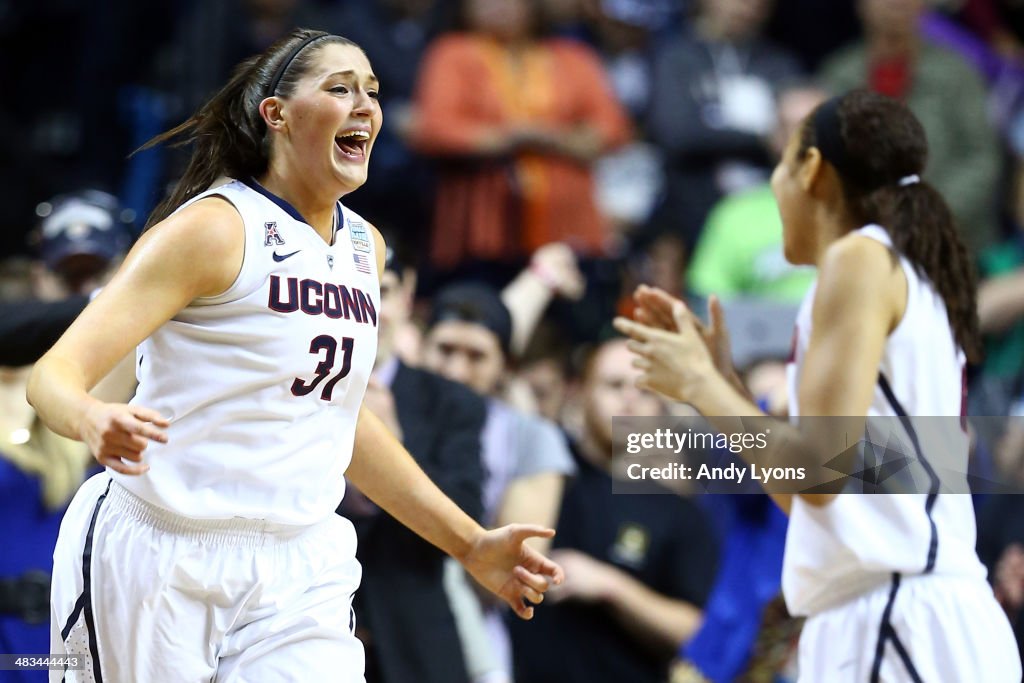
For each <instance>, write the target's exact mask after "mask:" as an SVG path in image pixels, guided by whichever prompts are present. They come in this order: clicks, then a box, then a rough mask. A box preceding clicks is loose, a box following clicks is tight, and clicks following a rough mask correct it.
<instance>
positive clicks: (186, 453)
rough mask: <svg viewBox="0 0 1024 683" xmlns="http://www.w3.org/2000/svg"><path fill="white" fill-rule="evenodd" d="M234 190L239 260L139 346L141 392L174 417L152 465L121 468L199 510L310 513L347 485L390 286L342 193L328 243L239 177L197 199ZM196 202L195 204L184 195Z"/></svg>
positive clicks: (201, 514) (130, 484)
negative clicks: (215, 287)
mask: <svg viewBox="0 0 1024 683" xmlns="http://www.w3.org/2000/svg"><path fill="white" fill-rule="evenodd" d="M208 196H218V197H223V198H224V199H226V200H227V201H229V202H230V203H231V204H232V205H233V206H234V207H235V208H236V209H237V210H238V213H239V214H240V215H241V216H242V220H243V222H244V224H245V252H244V258H243V262H242V268H241V271H240V272H239V274H238V277H237V279H236V280H235V282H234V283H233V284H232V285H231V287H230V288H229V289H228V290H227V291H226V292H224V293H223V294H221V295H219V296H216V297H211V298H202V299H197V300H195V301H193V302H192V303H191V304H190V305H189V306H188V307H187V308H185V309H184V310H182V311H181V312H180V313H178V314H177V315H176V316H174V318H172V319H171V320H169V321H168V322H167V323H165V324H164V325H163V326H161V327H160V328H159V329H157V330H156V331H155V332H154V333H153V334H152V336H150V337H149V338H148V339H146V340H145V341H144V342H143V343H142V344H140V345H139V347H138V349H137V354H136V367H137V372H136V374H137V377H138V380H139V388H138V392H137V394H136V396H135V398H134V399H133V400H132V403H133V404H138V405H140V406H146V407H148V408H152V409H154V410H156V411H157V412H159V413H160V414H162V415H164V416H165V417H167V418H169V419H170V421H171V425H170V427H169V428H168V429H167V436H168V442H167V443H166V444H159V443H154V442H151V443H150V444H149V446H148V448H147V449H146V452H145V456H146V462H147V463H148V464H149V466H150V468H151V469H150V470H149V472H148V473H146V474H144V475H142V476H125V475H120V474H117V473H116V472H113V471H110V473H111V475H112V476H113V477H114V478H115V479H117V481H118V482H119V483H121V484H122V485H123V486H124V487H125V488H127V489H129V490H130V491H132V492H133V493H135V494H136V495H138V496H140V497H141V498H143V499H145V500H147V501H149V502H150V503H153V504H154V505H157V506H160V507H163V508H167V509H169V510H172V511H174V512H177V513H179V514H182V515H186V516H189V517H197V518H231V517H243V518H249V519H265V520H267V521H269V522H275V523H281V524H296V525H307V524H312V523H315V522H317V521H320V520H323V519H325V518H326V517H327V516H328V515H331V514H333V513H334V510H335V508H336V507H337V505H338V504H339V503H340V502H341V499H342V496H343V495H344V492H345V479H344V476H343V475H344V473H345V470H346V468H347V467H348V465H349V462H350V461H351V459H352V446H353V441H354V436H355V429H356V421H357V417H358V414H359V408H360V405H361V404H362V401H363V395H364V393H365V391H366V383H367V380H368V378H369V376H370V371H371V369H372V367H373V360H374V357H375V355H376V352H377V315H378V311H379V309H380V292H379V287H378V280H377V262H376V257H375V255H374V241H373V237H372V235H371V234H370V231H369V228H368V226H367V224H366V223H365V222H364V221H363V220H362V219H361V218H360V217H359V216H358V215H356V214H354V213H352V212H351V211H349V210H347V209H345V208H344V207H342V206H341V204H340V203H339V204H338V210H337V215H336V220H337V224H336V225H337V226H338V227H337V228H336V233H335V239H334V244H333V245H328V244H327V243H326V242H324V240H323V239H322V238H321V237H320V236H319V235H318V234H317V233H316V231H315V230H313V228H312V227H310V226H309V225H308V224H306V223H305V222H303V221H302V218H301V216H300V215H299V214H298V212H297V211H296V210H295V209H294V208H293V207H291V206H290V205H289V204H288V203H287V202H285V201H284V200H282V199H280V198H278V197H276V196H274V195H272V194H271V193H270V192H268V191H267V190H265V189H264V188H262V187H259V186H258V185H256V184H255V183H253V184H252V185H251V186H250V185H247V184H245V183H242V182H240V181H233V182H230V183H228V184H226V185H222V186H220V187H216V188H213V189H210V190H208V191H207V192H204V193H203V194H201V195H199V196H198V197H195V198H194V199H192V200H191V201H190V202H188V203H189V204H190V203H192V202H194V201H198V200H199V199H201V198H203V197H208ZM186 205H187V204H186Z"/></svg>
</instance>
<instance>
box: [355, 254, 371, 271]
mask: <svg viewBox="0 0 1024 683" xmlns="http://www.w3.org/2000/svg"><path fill="white" fill-rule="evenodd" d="M352 260H353V261H355V262H356V270H358V271H359V272H360V273H366V274H367V275H369V274H370V259H369V258H367V256H366V254H352Z"/></svg>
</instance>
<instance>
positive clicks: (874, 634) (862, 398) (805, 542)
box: [616, 91, 1021, 683]
mask: <svg viewBox="0 0 1024 683" xmlns="http://www.w3.org/2000/svg"><path fill="white" fill-rule="evenodd" d="M926 153H927V147H926V141H925V135H924V131H923V129H922V128H921V125H920V123H919V122H918V121H917V119H916V118H915V117H914V116H913V114H912V113H911V112H910V111H909V109H907V108H906V107H905V106H904V105H902V104H900V103H898V102H896V101H895V100H891V99H889V98H886V97H883V96H881V95H877V94H874V93H869V92H867V91H852V92H850V93H847V94H845V95H843V96H841V97H838V98H835V99H832V100H829V101H828V102H826V103H824V104H822V105H821V106H820V107H819V108H818V109H816V110H815V111H814V112H813V113H812V114H811V115H810V116H809V117H808V119H807V120H806V121H805V122H804V124H803V126H802V127H801V129H800V130H798V131H797V132H796V133H795V134H794V137H793V139H792V140H791V141H790V143H789V146H788V148H787V150H786V153H785V156H784V158H783V159H782V161H781V162H780V163H779V165H778V167H777V168H776V169H775V173H774V174H773V176H772V188H773V190H774V192H775V195H776V198H777V201H778V205H779V210H780V213H781V214H782V219H783V225H784V245H785V251H786V257H787V259H788V260H789V261H791V262H793V263H798V264H813V265H815V266H817V268H818V277H817V281H816V284H815V286H814V287H813V288H812V290H811V291H810V292H809V293H808V295H807V298H806V300H805V301H804V304H803V306H802V308H801V311H800V313H799V317H798V321H797V329H796V334H795V340H794V356H793V359H792V361H791V364H790V368H789V377H790V406H791V414H792V418H793V422H794V424H795V425H796V427H795V428H791V427H787V426H786V425H783V424H780V423H775V424H773V425H772V432H773V439H775V440H777V441H782V442H785V443H787V446H786V447H784V448H777V449H775V451H774V452H772V453H770V454H768V453H765V452H761V453H758V452H757V451H756V450H751V451H747V452H745V453H744V454H743V456H744V458H746V459H747V460H748V461H750V462H752V463H754V464H767V463H766V462H765V460H767V459H768V458H769V457H770V458H771V459H772V462H771V464H772V465H781V466H785V465H793V466H796V467H799V466H807V465H808V464H809V462H812V461H810V460H808V454H809V453H810V454H813V456H814V457H815V460H814V461H813V462H817V463H821V462H823V461H824V460H826V459H828V458H831V457H832V456H834V455H836V453H837V452H838V451H837V450H834V449H833V448H832V446H831V445H828V446H826V445H823V444H825V443H826V441H828V438H829V437H828V436H827V435H824V434H821V433H818V432H819V429H818V427H820V422H818V423H815V421H813V420H800V419H799V416H864V417H861V418H857V419H856V420H855V421H854V422H855V423H857V424H859V429H856V430H855V431H853V432H852V433H863V430H864V425H865V423H866V417H867V416H871V417H872V418H875V419H877V418H878V417H883V416H891V417H892V418H893V420H900V421H901V423H902V425H903V426H904V429H905V431H906V436H907V437H908V440H909V441H910V442H911V443H913V446H914V451H915V453H914V455H915V456H916V458H917V459H918V461H919V464H920V465H921V466H922V467H923V468H924V469H925V470H926V471H927V472H928V477H927V481H928V482H929V483H928V490H927V491H921V492H919V493H907V494H877V495H857V494H850V493H842V494H839V493H837V492H835V491H833V492H831V493H813V494H811V493H800V494H796V495H793V494H784V493H779V492H778V490H777V489H776V490H771V491H769V492H770V493H771V494H772V497H773V498H774V499H775V500H776V501H777V502H778V503H779V505H780V506H781V507H782V508H783V509H784V510H786V511H787V512H788V513H789V514H790V516H791V519H790V524H789V530H788V535H787V540H786V553H785V559H784V562H783V592H784V594H785V598H786V602H787V604H788V606H789V609H790V611H791V612H792V613H793V614H796V615H803V616H807V617H808V619H807V622H806V624H805V626H804V629H803V633H802V635H801V639H800V656H799V671H800V681H801V683H818V682H826V681H827V682H828V683H844V682H847V681H849V682H851V683H852V682H854V681H858V682H859V681H863V682H865V683H868V682H871V683H876V682H878V681H887V682H891V681H908V682H915V683H920V682H921V681H929V682H930V681H948V682H949V683H960V682H963V681H978V682H979V683H980V682H981V681H984V682H985V683H1019V681H1020V680H1021V664H1020V660H1019V658H1018V654H1017V648H1016V644H1015V642H1014V640H1013V635H1012V632H1011V630H1010V626H1009V623H1008V621H1007V619H1006V616H1005V615H1004V614H1003V612H1002V610H1001V609H1000V608H999V606H998V604H997V603H996V601H995V599H994V597H993V594H992V590H991V588H990V587H989V585H988V584H987V583H986V581H985V570H984V568H983V566H982V565H981V563H980V562H979V560H978V558H977V555H976V554H975V550H974V546H975V521H974V512H973V508H972V506H971V499H970V496H969V495H966V494H955V493H940V492H939V491H940V490H941V486H942V483H941V482H940V481H939V479H938V477H937V476H936V475H935V472H934V471H933V468H932V467H931V465H929V461H928V457H929V453H932V454H933V455H934V454H935V453H936V452H937V451H938V450H940V449H936V448H934V445H935V439H934V438H933V437H934V435H932V434H928V433H925V430H924V429H922V425H921V423H920V421H918V423H917V424H916V425H915V421H914V420H913V419H912V418H913V417H914V416H946V417H945V420H944V422H945V423H947V424H952V425H954V426H955V432H956V433H955V434H954V435H953V436H950V435H949V434H948V433H947V434H945V435H944V436H943V438H944V439H946V442H945V443H943V444H942V445H943V448H942V449H941V450H943V451H944V452H946V453H948V452H953V453H954V454H955V455H956V457H957V460H958V462H957V463H956V467H957V468H958V471H959V472H961V473H966V471H967V448H968V441H967V438H966V434H965V433H963V432H962V431H961V430H960V425H959V418H960V416H961V415H962V409H963V405H962V401H963V384H962V382H963V374H964V364H965V361H966V360H968V359H970V360H972V361H973V360H976V359H977V357H978V353H979V350H980V348H979V347H980V341H979V335H978V329H977V316H976V314H975V310H974V301H975V279H974V273H973V269H972V267H971V261H970V257H969V255H968V254H967V252H966V250H965V249H964V247H963V246H962V244H961V243H960V241H959V239H958V238H957V235H956V232H955V228H954V224H953V220H952V217H951V215H950V212H949V209H948V207H947V206H946V204H945V202H944V200H943V199H942V198H941V196H939V194H938V193H937V192H936V191H935V190H934V189H932V188H931V187H930V186H929V185H928V184H927V183H925V182H924V181H922V180H921V179H920V174H921V172H922V171H923V169H924V166H925V159H926ZM636 299H637V303H638V304H639V309H638V312H637V321H636V322H634V321H628V320H624V319H619V320H617V321H616V326H617V327H618V328H619V329H620V330H621V331H623V332H624V333H626V334H628V335H629V336H631V337H632V340H631V341H630V345H631V348H632V349H633V351H634V352H635V353H636V357H635V359H634V363H635V364H636V365H637V366H638V367H640V368H641V369H642V370H643V372H644V375H643V377H642V378H641V380H640V382H641V384H642V385H644V386H647V387H650V388H653V389H656V390H658V391H660V392H661V393H663V394H665V395H666V396H669V397H671V398H673V399H676V400H679V401H685V402H687V403H690V404H692V405H693V406H694V407H696V408H697V409H698V410H699V411H700V412H701V413H702V414H704V415H706V416H708V417H709V418H710V419H711V421H712V422H713V423H714V424H716V426H719V428H721V429H722V430H723V431H726V432H738V431H739V430H740V427H739V423H740V422H741V421H740V420H737V419H736V418H735V417H732V418H730V417H729V416H755V415H759V414H760V412H759V411H758V410H757V408H756V407H755V406H754V405H753V404H752V403H751V402H750V401H749V399H748V398H747V397H746V396H745V395H744V393H743V390H742V387H740V386H738V385H737V383H736V382H735V381H734V375H733V373H732V369H731V365H730V363H729V361H728V360H727V355H728V354H727V353H723V352H724V351H726V350H727V335H726V333H725V328H724V325H723V322H722V317H721V309H720V308H718V307H717V305H716V303H715V302H712V305H711V311H710V312H711V320H712V323H711V326H710V328H706V327H704V326H703V325H701V324H700V323H699V322H697V320H696V318H694V317H693V316H692V314H690V313H689V312H688V311H687V310H686V308H685V306H684V305H683V303H682V302H680V301H678V300H675V299H673V298H671V297H669V296H668V295H667V294H665V293H664V292H661V291H656V290H653V289H649V288H641V289H640V290H639V291H638V292H637V296H636ZM844 419H845V418H844ZM835 424H836V423H835V422H833V425H835ZM847 424H848V423H847ZM930 424H931V425H934V424H935V418H933V421H932V422H931V423H930ZM940 426H941V425H940ZM823 431H828V430H827V428H826V429H825V430H823ZM833 431H835V430H834V429H833ZM777 434H781V435H783V438H781V439H779V438H778V437H777ZM834 437H835V435H832V438H834ZM787 459H788V461H787ZM945 490H949V489H948V488H947V489H945ZM960 490H963V489H960Z"/></svg>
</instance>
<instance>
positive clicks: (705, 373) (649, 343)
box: [615, 299, 718, 404]
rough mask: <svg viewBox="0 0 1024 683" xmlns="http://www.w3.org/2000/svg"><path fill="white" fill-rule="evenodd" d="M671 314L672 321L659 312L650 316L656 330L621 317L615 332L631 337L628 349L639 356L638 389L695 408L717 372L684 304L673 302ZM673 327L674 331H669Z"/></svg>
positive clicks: (637, 357) (616, 322)
mask: <svg viewBox="0 0 1024 683" xmlns="http://www.w3.org/2000/svg"><path fill="white" fill-rule="evenodd" d="M659 306H660V305H659ZM669 310H670V311H671V313H670V315H671V317H670V318H669V317H666V316H664V315H663V312H662V311H661V310H660V308H659V309H657V310H656V311H653V312H652V313H651V315H652V316H656V317H655V318H653V319H652V318H648V319H649V320H651V321H652V322H654V324H655V325H656V326H652V325H644V324H641V323H639V322H634V321H632V320H628V319H626V318H622V317H619V318H616V319H615V329H617V330H618V331H619V332H622V333H623V334H625V335H626V336H628V337H630V341H629V342H628V343H627V346H628V347H629V350H630V351H632V352H633V353H634V354H636V357H635V358H634V359H633V367H635V368H637V369H639V370H640V371H641V375H640V378H639V379H638V380H637V386H638V387H640V388H641V389H649V390H651V391H656V392H658V393H659V394H661V395H662V396H665V397H667V398H670V399H672V400H674V401H681V402H683V403H690V404H695V403H696V399H697V397H698V396H699V395H700V392H701V391H702V389H703V388H704V386H705V385H706V383H707V380H709V379H711V378H713V377H715V376H716V375H718V372H717V371H716V369H715V364H714V360H713V358H712V355H711V351H710V350H709V348H708V345H707V343H706V342H705V339H704V336H703V335H702V333H701V331H700V330H699V329H698V327H697V325H696V324H695V323H694V318H693V316H692V314H691V313H690V312H689V310H688V309H687V308H686V306H685V305H684V304H683V302H682V301H679V300H677V299H674V300H672V305H671V308H670V309H669ZM669 320H671V323H669ZM670 325H671V327H673V328H674V330H672V331H669V330H668V329H666V328H667V327H669V326H670Z"/></svg>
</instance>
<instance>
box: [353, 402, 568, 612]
mask: <svg viewBox="0 0 1024 683" xmlns="http://www.w3.org/2000/svg"><path fill="white" fill-rule="evenodd" d="M345 474H346V476H347V477H348V479H349V480H350V481H351V482H352V484H354V485H355V486H356V487H357V488H358V489H359V490H360V491H361V492H363V493H364V494H365V495H366V496H367V497H368V498H370V500H372V501H373V502H374V503H376V504H377V505H378V506H380V508H381V509H383V510H384V511H385V512H387V513H388V514H390V515H391V516H392V517H394V518H395V519H397V520H398V521H399V522H401V523H402V524H404V525H405V526H407V527H409V528H410V529H412V530H413V531H415V532H416V533H417V534H419V535H420V536H422V537H423V538H424V539H425V540H427V541H429V542H430V543H433V544H434V545H435V546H437V547H438V548H440V549H441V550H443V551H445V552H446V553H448V554H449V555H451V556H452V557H454V558H455V559H457V560H459V562H461V563H462V564H463V566H464V567H465V568H466V571H468V572H469V573H470V574H471V575H472V576H473V577H474V578H475V579H476V580H477V581H478V582H479V583H480V584H481V585H482V586H484V587H485V588H487V589H488V590H490V591H491V592H493V593H494V594H495V595H497V596H499V597H500V598H502V599H503V600H504V601H505V602H506V603H508V605H509V606H510V607H512V609H513V610H515V613H516V614H517V615H519V617H520V618H523V619H530V618H532V617H533V607H532V606H528V605H526V604H524V602H523V600H529V601H530V602H531V603H534V604H536V603H539V602H541V601H543V599H544V596H543V594H544V592H545V591H546V590H547V589H548V587H549V585H550V584H551V583H556V584H557V583H560V582H561V581H562V576H563V575H562V570H561V568H560V567H559V566H558V565H557V564H555V563H554V562H552V561H551V560H549V559H547V558H545V557H544V556H543V555H541V554H540V553H538V552H537V551H535V550H533V549H531V548H530V547H529V546H527V545H526V544H525V543H524V541H526V540H527V539H529V538H533V537H540V538H550V537H551V536H554V534H555V532H554V531H553V530H551V529H545V528H543V527H540V526H534V525H527V524H512V525H509V526H505V527H502V528H500V529H493V530H491V531H485V530H484V529H483V528H482V527H481V526H480V525H479V524H477V523H476V522H475V521H473V519H472V518H471V517H470V516H469V515H467V514H466V513H464V512H463V511H462V510H460V509H459V507H458V506H457V505H455V503H453V502H452V501H451V500H450V499H449V498H448V497H447V496H445V495H444V493H442V492H441V490H440V489H439V488H437V486H435V485H434V483H433V482H432V481H430V478H429V477H427V475H426V474H424V473H423V470H421V469H420V468H419V466H418V465H417V464H416V463H415V461H414V460H413V458H412V456H411V455H409V453H408V452H407V451H406V450H405V449H404V448H403V447H402V445H401V444H400V443H399V442H398V441H397V440H396V439H395V437H394V436H392V434H391V432H390V431H388V428H387V427H386V426H385V425H384V423H383V422H381V421H380V420H379V419H378V418H377V417H376V416H375V415H374V414H373V413H371V412H370V411H369V410H367V409H365V408H363V409H362V410H360V412H359V423H358V426H357V428H356V441H355V448H354V450H353V453H352V463H351V464H350V465H349V467H348V471H347V472H346V473H345Z"/></svg>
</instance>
